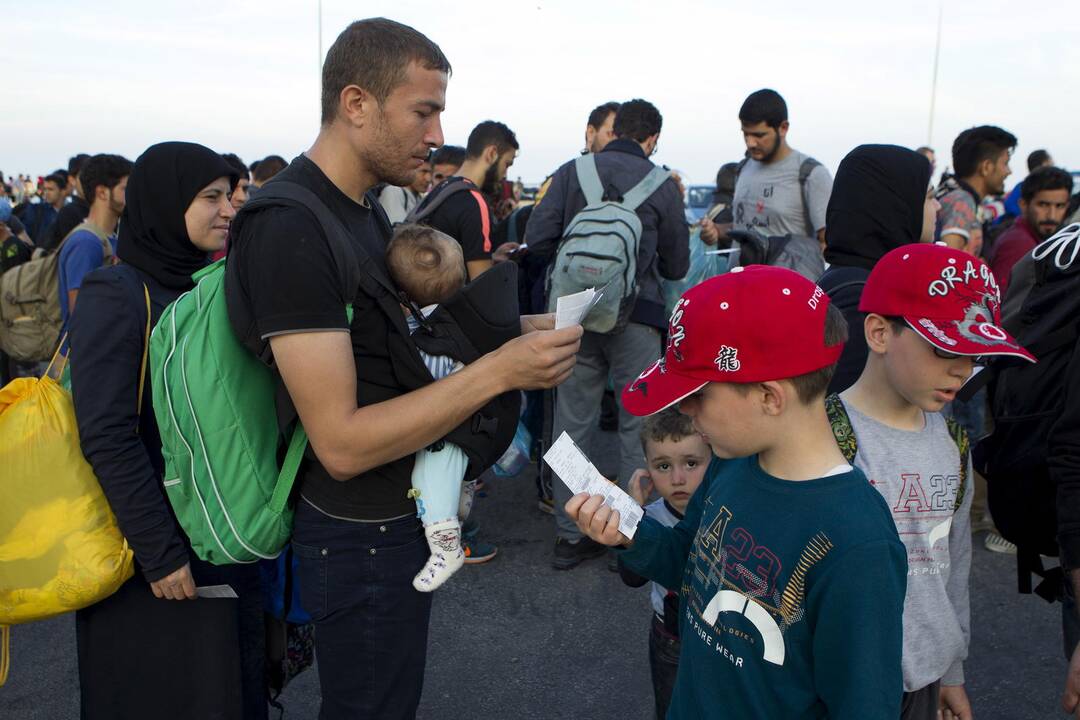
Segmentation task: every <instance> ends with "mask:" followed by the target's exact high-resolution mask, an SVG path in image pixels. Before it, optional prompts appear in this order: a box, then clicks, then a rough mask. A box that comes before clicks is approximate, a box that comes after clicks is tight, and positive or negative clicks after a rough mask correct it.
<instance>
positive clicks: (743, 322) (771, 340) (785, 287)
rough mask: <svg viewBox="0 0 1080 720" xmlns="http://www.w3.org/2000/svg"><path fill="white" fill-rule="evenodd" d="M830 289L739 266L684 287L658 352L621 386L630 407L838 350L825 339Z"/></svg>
mask: <svg viewBox="0 0 1080 720" xmlns="http://www.w3.org/2000/svg"><path fill="white" fill-rule="evenodd" d="M828 306H829V297H828V296H827V295H826V294H825V291H824V290H822V289H821V288H820V287H818V286H817V285H815V284H814V283H813V282H811V281H810V280H807V279H806V278H805V277H803V276H802V275H799V274H798V273H796V272H794V271H792V270H788V269H786V268H779V267H769V266H765V265H750V266H748V267H745V268H742V267H738V268H735V269H734V270H732V271H731V272H730V273H727V274H725V275H720V276H718V277H714V278H711V279H709V280H706V281H705V282H702V283H700V284H698V285H695V286H694V287H692V288H690V289H689V290H687V291H686V293H685V294H684V295H683V296H682V298H680V299H679V302H678V303H677V304H676V305H675V310H674V312H673V313H672V314H671V321H670V323H669V327H668V345H667V350H666V351H665V353H664V356H663V357H662V358H660V359H659V360H657V361H656V362H655V363H653V364H652V365H650V366H649V367H648V368H646V369H645V371H644V372H642V373H641V375H639V376H638V378H637V379H636V380H634V381H633V382H632V383H630V384H629V385H627V386H626V388H625V389H624V390H623V392H622V402H623V407H624V408H626V411H627V412H629V413H630V414H632V415H651V414H653V413H657V412H660V411H661V410H663V409H665V408H667V407H670V406H672V405H674V404H675V403H677V402H679V401H680V400H682V399H684V398H686V397H688V396H690V395H692V394H694V393H695V392H697V391H698V390H700V389H701V388H703V387H705V385H707V384H709V383H710V382H733V383H751V382H764V381H766V380H785V379H788V378H793V377H798V376H800V375H805V374H807V373H811V372H814V371H815V370H820V369H821V368H823V367H827V366H829V365H832V364H833V363H835V362H836V361H837V360H838V359H839V358H840V352H841V351H842V350H843V349H844V344H843V343H837V344H835V345H832V346H827V345H826V344H825V313H826V310H827V309H828Z"/></svg>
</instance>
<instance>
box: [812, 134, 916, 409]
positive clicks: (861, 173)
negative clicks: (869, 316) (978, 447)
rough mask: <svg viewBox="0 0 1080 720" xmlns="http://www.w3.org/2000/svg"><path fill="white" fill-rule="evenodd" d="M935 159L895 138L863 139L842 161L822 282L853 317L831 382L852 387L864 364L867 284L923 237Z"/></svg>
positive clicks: (835, 183)
mask: <svg viewBox="0 0 1080 720" xmlns="http://www.w3.org/2000/svg"><path fill="white" fill-rule="evenodd" d="M930 173H931V169H930V162H929V161H928V160H927V159H926V158H925V157H923V156H922V155H919V154H918V153H916V152H913V151H911V150H909V149H907V148H902V147H899V146H897V145H860V146H859V147H857V148H855V149H854V150H852V151H851V152H850V153H848V154H847V156H845V157H844V159H843V160H842V161H840V167H839V168H837V171H836V179H835V180H834V181H833V189H832V195H831V196H830V197H829V209H828V211H827V213H826V221H825V260H826V262H828V263H829V265H830V267H829V269H828V270H826V271H825V274H824V275H822V276H821V279H820V280H818V284H819V285H820V286H821V287H822V289H823V290H825V292H827V293H829V298H830V299H831V301H832V303H833V304H834V305H835V306H836V308H837V309H838V310H840V312H842V313H843V315H844V319H845V320H847V323H848V341H847V343H846V344H845V345H844V352H843V354H842V355H841V356H840V361H839V363H838V365H837V368H836V374H835V375H834V376H833V380H832V383H830V385H829V392H830V393H834V392H835V393H839V392H843V391H844V390H846V389H848V388H849V387H851V386H852V385H853V384H854V383H855V381H856V380H858V379H859V375H861V374H862V371H863V366H864V365H866V354H867V352H869V350H868V349H867V346H866V337H865V335H864V333H863V321H864V319H865V317H866V316H865V314H864V313H861V312H859V301H860V300H861V299H862V288H863V285H864V284H865V283H866V278H868V277H869V276H870V271H871V270H872V269H873V267H874V265H875V264H876V263H877V261H878V260H880V259H881V258H882V256H884V255H885V254H886V253H888V252H889V251H890V250H893V249H895V248H898V247H900V246H901V245H907V244H909V243H917V242H919V237H920V235H921V234H922V224H923V205H924V204H925V202H926V190H927V188H928V187H929V183H930Z"/></svg>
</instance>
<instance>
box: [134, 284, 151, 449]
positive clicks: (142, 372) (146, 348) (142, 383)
mask: <svg viewBox="0 0 1080 720" xmlns="http://www.w3.org/2000/svg"><path fill="white" fill-rule="evenodd" d="M142 289H143V300H144V301H145V302H146V332H145V339H144V341H143V350H142V362H141V364H140V365H139V399H138V405H137V408H138V412H139V414H140V415H141V414H142V399H143V389H144V388H145V387H146V358H147V355H148V354H149V352H150V288H148V287H146V283H143V284H142ZM136 431H138V428H136Z"/></svg>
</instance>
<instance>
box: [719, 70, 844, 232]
mask: <svg viewBox="0 0 1080 720" xmlns="http://www.w3.org/2000/svg"><path fill="white" fill-rule="evenodd" d="M739 122H740V124H741V125H742V134H743V141H744V142H745V143H746V155H747V157H746V159H745V160H744V161H743V162H742V163H741V168H740V170H739V175H738V179H737V181H736V183H735V197H734V201H733V203H732V209H733V212H734V225H733V227H734V229H735V230H749V229H754V230H757V231H759V232H760V233H762V234H763V235H769V236H774V235H788V234H791V235H800V236H803V237H810V238H816V239H817V241H818V242H819V243H821V245H822V247H824V245H825V210H826V208H827V206H828V204H829V195H830V194H832V177H831V176H830V175H829V171H828V170H826V169H825V167H824V166H823V165H822V164H821V163H819V162H818V161H816V160H814V159H813V158H812V157H810V156H808V155H805V154H803V153H801V152H799V151H798V150H796V149H794V148H792V147H791V146H790V145H788V142H787V134H788V127H789V123H788V109H787V103H785V102H784V98H782V97H781V96H780V93H778V92H776V91H775V90H769V89H765V90H758V91H757V92H754V93H751V94H750V95H749V97H747V98H746V100H745V101H744V102H743V104H742V107H741V108H740V109H739ZM711 226H712V223H702V231H701V237H702V239H704V240H705V241H706V242H708V243H715V242H716V239H717V234H718V233H717V229H716V228H715V227H711ZM719 239H724V238H719Z"/></svg>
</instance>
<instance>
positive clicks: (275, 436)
mask: <svg viewBox="0 0 1080 720" xmlns="http://www.w3.org/2000/svg"><path fill="white" fill-rule="evenodd" d="M193 277H194V279H195V282H196V285H195V287H194V288H193V289H192V290H190V291H188V292H186V293H184V294H183V295H181V296H180V297H179V298H177V299H176V301H175V302H173V303H172V304H171V305H169V306H168V307H167V308H165V312H164V313H162V315H161V319H160V320H159V321H158V323H157V325H156V326H155V327H154V331H153V333H152V334H151V336H150V371H151V378H152V379H151V383H150V384H151V387H152V388H153V400H154V415H155V416H156V417H157V422H158V429H159V431H160V434H161V444H162V454H163V455H164V456H165V483H164V484H165V491H166V493H167V495H168V497H169V502H170V503H171V504H172V507H173V511H174V512H175V513H176V518H177V520H178V521H179V522H180V526H181V527H182V528H183V529H184V532H185V533H186V534H187V536H188V538H189V539H190V541H191V547H192V549H193V550H194V551H195V554H196V555H198V556H199V557H200V558H201V559H203V560H206V561H207V562H211V563H214V564H215V565H227V564H231V563H252V562H257V561H259V560H262V559H271V558H275V557H277V556H278V554H279V553H280V552H281V550H282V548H283V547H284V546H285V544H286V543H287V542H288V540H289V536H290V535H291V534H292V516H293V511H292V509H291V508H290V507H289V494H290V492H291V491H292V486H293V481H294V480H295V479H296V472H297V470H298V469H299V467H300V461H301V459H302V458H303V454H304V450H305V448H306V447H307V433H305V432H304V429H303V427H302V426H301V425H300V424H299V422H297V424H296V429H295V430H294V431H293V434H292V439H291V440H290V442H289V449H288V452H287V453H286V456H285V461H284V464H283V465H282V466H281V467H280V468H279V467H278V462H277V450H278V440H279V438H280V431H279V429H278V425H277V414H276V411H275V405H274V394H275V380H274V377H273V373H272V371H271V370H270V368H268V367H267V366H266V365H265V364H264V363H263V362H261V361H260V360H259V359H258V358H257V357H256V356H255V355H254V354H253V353H252V352H251V351H249V350H248V349H247V348H245V347H244V346H243V345H242V344H241V343H240V341H239V340H238V339H237V337H236V335H235V334H234V333H233V329H232V325H231V324H230V322H229V314H228V310H227V308H226V305H225V260H218V261H217V262H216V263H214V264H213V265H210V266H209V267H207V268H204V269H203V270H201V271H200V272H198V273H197V274H195V275H194V276H193Z"/></svg>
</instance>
